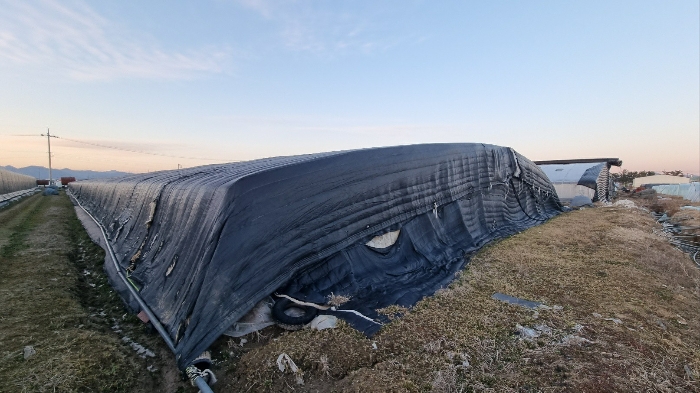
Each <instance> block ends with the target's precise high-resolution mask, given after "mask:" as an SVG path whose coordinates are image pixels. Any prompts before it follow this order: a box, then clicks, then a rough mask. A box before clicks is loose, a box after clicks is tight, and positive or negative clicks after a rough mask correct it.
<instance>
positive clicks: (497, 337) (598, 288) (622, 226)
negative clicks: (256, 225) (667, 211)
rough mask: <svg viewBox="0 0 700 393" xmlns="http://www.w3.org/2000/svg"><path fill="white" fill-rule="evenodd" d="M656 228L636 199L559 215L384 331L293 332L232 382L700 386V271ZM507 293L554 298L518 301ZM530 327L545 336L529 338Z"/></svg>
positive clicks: (488, 255)
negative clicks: (286, 361) (284, 360)
mask: <svg viewBox="0 0 700 393" xmlns="http://www.w3.org/2000/svg"><path fill="white" fill-rule="evenodd" d="M655 225H656V224H655V223H654V221H653V220H652V219H651V217H650V216H649V215H648V214H647V213H645V212H643V211H641V210H636V209H625V208H595V209H585V210H581V211H576V212H572V213H568V214H565V215H562V216H559V217H557V218H555V219H553V220H551V221H550V222H548V223H545V224H544V225H541V226H538V227H535V228H532V229H530V230H528V231H526V232H523V233H520V234H518V235H515V236H513V237H511V238H508V239H505V240H503V241H500V242H498V243H496V244H493V245H491V246H489V247H487V248H486V249H484V250H482V252H480V253H479V254H478V255H477V256H476V257H475V258H474V259H473V260H472V262H471V263H470V265H469V268H468V269H467V270H466V271H465V272H464V273H463V274H462V275H461V277H460V278H459V279H458V280H457V281H456V282H454V283H453V284H452V285H451V286H450V287H449V288H448V289H446V290H441V291H439V292H438V293H437V294H436V295H435V296H433V297H430V298H426V299H424V300H423V301H421V302H420V303H418V304H417V305H416V306H415V307H414V308H413V309H412V310H385V312H386V313H387V314H391V315H394V314H397V315H401V314H404V315H403V317H401V318H398V319H395V320H394V321H393V322H392V323H390V324H389V325H387V326H385V327H384V328H383V329H382V331H380V332H379V333H378V334H377V335H376V336H375V337H373V338H371V339H368V338H365V337H364V336H362V335H360V334H358V333H357V332H355V331H354V330H352V329H351V328H350V327H348V326H347V325H345V324H341V326H340V327H339V328H338V329H335V330H330V331H329V330H325V331H321V332H316V331H309V330H303V331H299V332H295V333H290V334H284V335H282V336H279V337H277V339H276V340H270V341H268V342H267V343H263V344H262V345H259V346H256V347H255V348H251V349H243V350H242V352H241V353H240V356H241V359H240V361H239V362H236V364H234V363H231V365H230V366H229V367H230V368H231V374H235V375H236V378H237V379H236V380H235V381H234V380H233V379H232V378H228V379H227V382H224V383H225V384H228V385H227V386H229V387H236V388H238V389H242V390H243V391H245V390H246V389H249V391H269V392H274V391H292V390H291V389H290V387H292V386H293V389H294V391H309V392H312V391H313V392H315V391H319V392H320V391H347V392H363V393H366V392H391V391H394V392H406V391H408V392H429V391H433V392H462V391H464V392H476V391H479V392H481V391H483V392H487V391H499V392H511V391H512V392H516V391H518V392H519V391H532V392H535V391H543V392H554V391H557V392H558V391H571V392H600V391H617V392H633V391H635V392H636V391H660V392H674V391H675V392H681V391H698V390H699V389H698V384H697V382H696V380H697V378H698V377H699V376H698V370H700V350H698V348H700V318H698V317H699V315H698V314H699V311H698V310H699V308H698V306H699V305H700V302H699V300H700V286H699V283H700V273H699V271H698V269H697V268H696V267H695V266H694V265H693V264H692V262H691V261H690V260H689V258H688V257H687V256H686V255H684V254H682V253H681V252H680V251H678V250H676V249H674V248H673V247H671V246H670V245H669V244H668V243H667V242H666V241H665V240H664V239H663V238H661V237H659V236H656V235H654V234H653V233H652V228H653V227H654V226H655ZM494 292H502V293H506V294H509V295H512V296H518V297H521V298H525V299H530V300H535V301H540V302H543V303H545V304H547V305H548V306H550V307H551V308H548V309H547V308H545V309H540V310H537V311H532V310H526V309H523V308H520V307H516V306H512V305H508V304H504V303H501V302H498V301H495V300H493V299H491V295H492V294H493V293H494ZM554 306H559V307H554ZM516 325H521V326H523V327H527V328H532V329H539V337H536V338H534V339H532V340H525V339H522V338H521V337H520V336H519V335H518V334H516V330H517V329H516ZM373 344H375V345H376V347H377V349H373V346H372V345H373ZM282 352H284V353H287V354H289V355H290V356H291V357H292V359H293V360H294V361H295V362H296V363H297V364H298V365H299V366H300V367H301V368H302V369H303V370H304V372H305V380H306V385H305V386H304V387H300V386H296V385H293V380H291V379H290V377H289V376H285V375H283V374H282V373H280V372H279V371H278V370H276V368H275V366H274V360H275V359H276V357H277V356H278V355H279V354H280V353H282ZM321 358H323V359H324V361H323V362H321V361H320V359H321ZM322 363H323V364H326V365H327V367H324V366H321V364H322ZM234 370H235V371H234ZM687 370H690V373H691V375H690V376H689V375H688V371H687ZM691 378H693V379H694V380H691ZM224 390H226V389H224Z"/></svg>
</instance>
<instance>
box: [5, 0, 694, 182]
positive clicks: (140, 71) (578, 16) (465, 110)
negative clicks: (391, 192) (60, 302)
mask: <svg viewBox="0 0 700 393" xmlns="http://www.w3.org/2000/svg"><path fill="white" fill-rule="evenodd" d="M699 7H700V6H699V2H698V1H672V2H669V1H566V2H564V1H554V0H552V1H478V2H477V1H472V2H467V1H455V2H435V1H432V2H428V1H385V2H376V1H372V2H370V1H364V2H361V1H347V2H341V1H284V0H280V1H262V0H240V1H233V0H230V1H226V0H217V1H200V2H172V1H149V2H127V1H122V2H107V1H101V2H97V1H95V2H80V1H60V2H59V1H32V2H23V1H7V2H0V86H1V87H2V88H0V165H8V164H9V165H15V166H24V165H32V164H35V165H46V161H47V159H46V146H45V140H43V139H41V138H40V137H39V136H36V137H34V136H20V135H38V134H40V133H42V132H45V131H46V127H51V132H52V133H53V134H56V135H58V136H60V137H63V138H68V139H73V140H76V141H82V142H89V143H93V145H88V144H85V143H77V142H73V141H69V140H65V139H56V140H53V144H52V150H53V152H54V166H56V167H70V168H74V169H96V170H106V169H117V170H127V171H134V172H144V171H152V170H159V169H173V168H176V167H177V164H181V165H183V166H195V165H202V164H208V163H214V162H226V161H235V160H247V159H253V158H258V157H267V156H276V155H291V154H302V153H311V152H319V151H328V150H344V149H354V148H363V147H372V146H387V145H399V144H413V143H428V142H483V143H493V144H498V145H505V146H511V147H513V148H515V149H516V150H517V151H519V152H520V153H522V154H524V155H525V156H526V157H528V158H530V159H533V160H542V159H562V158H585V157H600V156H606V157H608V156H612V157H620V158H621V159H622V160H623V162H624V168H627V169H631V170H641V169H648V170H671V169H682V170H684V171H686V172H692V173H697V172H698V171H699V170H700V169H699V166H700V160H699V150H700V146H699V143H700V141H699V137H700V124H699V122H700V113H699V110H700V109H699V108H700V77H699V74H700V29H699V20H700V9H699ZM94 144H98V145H104V146H110V147H114V148H120V149H125V150H139V151H142V152H146V153H151V154H139V153H131V152H127V151H124V150H116V149H107V148H101V147H97V146H95V145H94ZM176 157H180V158H176Z"/></svg>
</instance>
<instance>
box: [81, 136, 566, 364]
mask: <svg viewBox="0 0 700 393" xmlns="http://www.w3.org/2000/svg"><path fill="white" fill-rule="evenodd" d="M69 188H70V189H71V191H72V193H73V195H74V196H75V197H76V198H77V199H78V200H79V201H80V202H81V204H82V205H83V206H84V207H85V208H86V209H87V210H88V211H89V212H90V213H91V214H92V215H93V216H95V218H96V219H97V220H98V221H99V222H100V223H101V225H102V226H103V227H104V228H105V229H106V232H107V234H108V237H109V242H110V244H111V246H112V247H113V249H114V251H115V253H116V255H117V258H118V259H119V264H120V266H121V268H122V269H124V270H125V271H127V272H128V275H129V276H130V279H131V280H132V282H133V283H134V284H135V285H136V286H137V287H138V288H139V293H140V296H141V297H142V299H143V300H144V301H145V302H146V304H147V305H148V306H149V307H150V308H151V309H152V311H153V312H154V314H155V315H156V316H157V317H158V319H159V320H160V321H161V323H162V324H163V325H164V326H165V327H166V329H167V331H168V332H169V334H170V336H171V338H172V339H173V341H174V342H175V347H176V355H177V360H178V364H179V366H180V367H183V368H184V367H186V366H187V365H188V364H190V363H191V362H192V360H194V358H195V357H197V356H198V355H199V354H200V353H201V352H203V351H204V350H206V349H207V347H208V346H209V345H211V343H213V342H214V341H215V340H216V338H218V337H219V336H220V335H221V334H222V333H223V332H224V331H225V330H226V329H228V328H229V327H230V326H231V325H232V324H233V323H234V322H236V321H237V320H238V319H240V318H241V317H242V316H243V315H244V314H245V313H246V312H247V311H249V310H250V309H251V308H252V307H253V306H254V305H255V304H256V303H257V302H258V301H260V300H261V299H263V298H265V297H267V296H269V295H270V294H272V293H275V292H278V293H285V294H287V295H290V296H292V297H298V298H299V299H301V300H307V301H313V302H319V303H325V302H326V301H327V296H328V295H330V294H331V292H332V293H333V294H335V295H346V296H348V297H350V298H351V300H350V301H349V302H348V303H346V304H344V305H343V306H341V307H340V308H341V309H354V310H358V311H360V312H362V313H363V314H366V315H367V316H369V317H370V318H380V316H379V315H378V314H377V313H376V309H377V308H381V307H384V306H387V305H390V304H399V305H403V306H411V305H413V304H415V303H416V302H417V301H418V300H419V299H420V298H422V297H423V296H425V295H430V294H432V293H434V292H435V290H437V289H439V288H440V287H442V286H444V285H446V284H447V283H449V282H450V281H452V280H453V278H454V273H455V272H456V271H458V270H459V269H461V268H462V267H463V266H464V264H465V263H466V261H467V258H465V256H468V255H469V254H470V253H472V252H474V251H476V250H478V249H479V248H480V247H482V246H483V245H485V244H486V243H488V242H489V241H491V240H494V239H497V238H501V237H504V236H508V235H511V234H513V233H516V232H519V231H522V230H524V229H527V228H529V227H531V226H533V225H537V224H538V223H541V222H543V221H545V220H547V219H549V218H551V217H553V216H554V215H556V214H558V213H559V212H560V211H561V205H560V204H559V200H558V199H557V197H556V193H555V192H554V189H553V187H552V185H551V183H550V182H549V180H548V179H547V177H546V176H545V175H544V174H543V173H542V171H541V170H540V169H539V168H538V167H537V166H536V165H534V164H533V163H532V162H531V161H529V160H527V159H526V158H524V157H523V156H521V155H519V154H518V153H516V152H515V151H513V150H512V149H509V148H505V147H499V146H492V145H483V144H429V145H412V146H398V147H388V148H375V149H365V150H354V151H344V152H331V153H320V154H311V155H303V156H293V157H276V158H269V159H262V160H255V161H249V162H240V163H231V164H223V165H211V166H204V167H197V168H189V169H183V170H176V171H165V172H157V173H149V174H140V175H133V176H127V177H124V178H120V179H105V180H93V181H81V182H77V183H71V184H70V185H69ZM395 230H400V232H399V233H400V234H399V237H398V239H397V241H396V243H395V244H393V245H392V246H390V247H388V248H386V249H375V248H371V247H368V246H367V245H365V243H366V242H367V241H369V240H370V239H372V238H373V237H375V236H377V235H381V234H383V233H386V232H388V231H395ZM106 270H107V272H108V274H109V275H110V277H111V279H112V283H113V285H114V286H115V288H117V290H118V291H119V292H120V294H121V296H122V297H123V298H124V299H125V301H126V302H127V304H130V305H131V307H132V308H133V309H134V311H137V306H136V305H135V304H134V302H133V299H130V295H129V293H128V292H127V291H126V290H125V289H124V287H123V283H121V282H119V281H118V279H117V276H116V273H115V272H114V267H113V266H110V264H107V265H106ZM338 314H341V313H338ZM342 314H346V315H339V316H341V317H344V318H346V319H348V320H349V321H350V322H351V323H352V324H353V325H354V326H356V327H357V328H358V329H360V330H363V331H365V332H366V333H368V334H372V333H373V332H374V331H376V329H377V327H376V326H375V325H376V324H373V323H372V322H369V321H367V320H366V319H363V318H354V317H352V316H351V315H350V313H342Z"/></svg>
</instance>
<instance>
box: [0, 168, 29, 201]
mask: <svg viewBox="0 0 700 393" xmlns="http://www.w3.org/2000/svg"><path fill="white" fill-rule="evenodd" d="M34 187H36V179H35V178H33V177H31V176H27V175H23V174H21V173H15V172H10V171H8V170H5V169H0V195H3V194H9V193H11V192H15V191H22V190H28V189H30V188H34Z"/></svg>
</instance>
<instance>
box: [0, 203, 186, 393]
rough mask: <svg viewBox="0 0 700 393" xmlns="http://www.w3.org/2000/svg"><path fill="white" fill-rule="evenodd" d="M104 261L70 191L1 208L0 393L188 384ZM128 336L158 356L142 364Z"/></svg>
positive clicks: (135, 389) (127, 389) (143, 389)
mask: <svg viewBox="0 0 700 393" xmlns="http://www.w3.org/2000/svg"><path fill="white" fill-rule="evenodd" d="M103 261H104V252H103V251H102V249H100V248H99V247H98V246H96V245H95V244H93V243H92V242H91V241H90V239H89V238H88V237H87V234H86V233H85V231H84V230H83V228H82V226H81V225H80V222H79V221H78V220H77V218H76V215H75V212H74V211H73V206H72V205H71V203H70V201H69V200H68V198H67V197H66V196H65V195H63V194H61V195H60V196H42V195H35V196H32V197H29V198H26V199H25V200H23V201H21V202H18V203H15V204H13V205H11V206H9V207H6V208H4V209H2V210H0V271H1V272H2V275H0V299H2V300H1V304H2V307H1V310H2V315H1V316H0V381H2V383H1V384H0V391H7V392H54V391H55V392H150V391H167V389H170V391H174V390H175V389H177V387H178V386H181V385H180V384H179V383H178V382H176V381H177V372H176V371H174V365H172V364H171V363H172V359H171V358H172V356H169V355H168V354H167V352H166V353H163V345H162V344H161V343H160V340H159V339H158V338H157V337H152V336H148V335H147V334H146V333H145V331H144V328H143V326H142V325H141V324H140V322H138V321H137V320H136V318H135V317H133V316H130V315H125V311H124V307H123V306H122V303H121V301H120V300H119V299H118V298H117V296H116V294H115V293H114V292H113V291H112V290H111V288H110V287H109V284H108V283H107V280H106V277H105V275H104V274H103V272H102V264H103ZM125 336H126V337H129V339H130V340H133V341H135V342H137V343H139V344H142V345H144V346H146V347H148V348H150V349H151V350H153V351H154V352H156V356H155V357H148V356H146V357H145V358H141V357H139V355H138V354H137V352H136V351H134V349H132V347H131V346H130V342H126V341H124V340H123V337H125ZM29 346H30V347H32V348H33V350H34V351H35V352H36V353H35V354H31V351H29V352H27V354H28V355H31V356H29V357H28V358H26V359H25V350H24V348H25V347H29ZM148 367H150V369H151V370H154V371H153V372H151V371H148V370H147V368H148ZM163 370H168V371H163ZM166 385H167V389H166Z"/></svg>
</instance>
